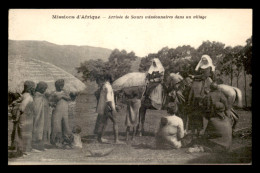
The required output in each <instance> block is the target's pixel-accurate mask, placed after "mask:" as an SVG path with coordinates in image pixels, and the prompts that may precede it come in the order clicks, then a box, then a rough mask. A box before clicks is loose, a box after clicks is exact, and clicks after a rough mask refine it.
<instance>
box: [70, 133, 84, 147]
mask: <svg viewBox="0 0 260 173" xmlns="http://www.w3.org/2000/svg"><path fill="white" fill-rule="evenodd" d="M72 135H73V142H72V147H73V148H82V142H81V137H80V135H79V134H74V133H73V134H72Z"/></svg>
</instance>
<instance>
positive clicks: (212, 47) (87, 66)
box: [77, 37, 252, 107]
mask: <svg viewBox="0 0 260 173" xmlns="http://www.w3.org/2000/svg"><path fill="white" fill-rule="evenodd" d="M245 41H246V43H247V44H246V45H245V46H240V45H238V46H235V47H230V46H225V44H223V43H221V42H215V41H213V42H211V41H204V42H202V44H201V45H200V46H199V47H198V48H197V49H195V48H193V47H191V46H189V45H184V46H178V47H177V48H168V47H164V48H162V49H161V50H159V51H158V52H157V53H153V54H148V55H147V56H145V57H143V58H141V59H140V58H139V57H137V56H135V53H134V52H130V53H127V52H126V51H125V50H122V51H119V50H118V49H115V50H113V51H112V53H111V55H110V57H109V61H108V62H104V61H102V60H89V61H85V62H83V63H81V65H80V67H78V68H77V70H78V73H80V74H82V78H83V79H84V80H85V81H86V80H90V81H95V80H96V79H97V78H99V77H100V76H102V75H103V74H104V73H105V72H109V73H111V74H112V75H113V77H114V79H117V78H119V77H121V76H123V75H125V74H127V73H129V72H132V71H137V63H139V61H141V62H140V64H139V69H138V70H139V71H140V72H146V71H147V70H148V68H149V67H150V65H151V60H152V59H153V58H159V59H160V61H161V62H162V64H163V66H164V68H165V70H166V73H171V72H175V73H176V72H180V74H181V75H182V76H184V77H185V76H186V75H188V74H193V73H194V69H195V67H196V65H197V63H198V62H199V60H200V58H201V56H202V55H204V54H207V55H209V56H210V57H211V58H212V60H213V63H214V64H215V66H216V72H215V73H216V76H217V82H219V83H225V84H228V85H231V86H235V87H238V88H240V89H241V90H242V92H243V94H244V98H246V99H244V105H245V106H246V107H247V106H249V105H251V96H252V94H251V92H252V87H251V82H252V79H251V78H252V69H251V59H252V37H251V38H248V39H247V40H245Z"/></svg>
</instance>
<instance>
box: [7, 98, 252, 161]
mask: <svg viewBox="0 0 260 173" xmlns="http://www.w3.org/2000/svg"><path fill="white" fill-rule="evenodd" d="M95 107H96V100H95V97H94V95H91V94H86V93H85V94H81V95H80V96H79V97H78V98H77V104H76V113H75V116H74V117H71V118H70V126H71V127H72V126H74V125H79V126H81V128H82V132H81V138H82V142H83V149H54V148H50V149H48V150H47V151H44V152H40V153H30V155H27V156H23V157H19V158H9V159H8V164H9V165H16V164H36V165H37V164H45V165H53V164H59V165H62V164H65V165H72V164H73V165H74V164H241V163H243V164H250V163H251V162H252V160H251V158H252V157H251V153H252V151H251V150H252V142H251V135H250V132H249V135H247V131H248V130H247V129H248V128H249V129H250V128H251V126H252V125H251V123H252V113H251V112H250V111H243V110H238V114H239V115H240V121H239V123H238V126H237V129H245V130H243V132H241V131H240V132H237V134H236V136H235V137H234V138H233V144H232V149H231V151H230V152H229V153H222V154H216V153H187V152H186V150H187V148H181V149H178V150H175V149H173V150H157V149H153V148H151V146H152V145H153V142H154V134H155V132H156V130H157V128H158V125H159V121H160V117H162V116H163V115H165V111H157V110H148V111H147V115H146V123H145V130H146V134H145V136H142V137H136V139H135V140H134V141H131V142H129V143H127V145H115V144H113V138H114V137H113V130H112V123H111V122H109V124H108V127H107V133H106V135H105V138H106V139H109V140H110V141H111V144H99V143H97V141H96V137H95V136H94V135H93V129H94V125H95V121H96V117H97V114H96V113H95ZM119 114H120V116H119V122H120V124H119V132H120V133H119V139H120V140H122V141H125V125H124V122H125V108H122V109H121V110H120V111H119ZM11 130H12V123H11V122H8V136H9V143H8V145H10V134H11ZM99 149H101V150H103V149H104V150H106V149H113V151H112V152H111V153H110V154H109V155H107V156H103V157H91V156H90V153H89V152H88V150H99Z"/></svg>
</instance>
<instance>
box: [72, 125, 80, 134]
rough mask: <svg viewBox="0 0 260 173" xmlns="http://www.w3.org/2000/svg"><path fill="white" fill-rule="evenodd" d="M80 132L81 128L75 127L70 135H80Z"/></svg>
mask: <svg viewBox="0 0 260 173" xmlns="http://www.w3.org/2000/svg"><path fill="white" fill-rule="evenodd" d="M80 132H81V127H80V126H79V125H76V126H74V127H73V129H72V133H74V134H80Z"/></svg>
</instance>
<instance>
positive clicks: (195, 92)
mask: <svg viewBox="0 0 260 173" xmlns="http://www.w3.org/2000/svg"><path fill="white" fill-rule="evenodd" d="M214 71H215V66H214V65H213V63H212V59H211V58H210V57H209V56H208V55H203V56H202V57H201V60H200V61H199V63H198V65H197V66H196V68H195V72H196V73H195V75H190V77H191V78H192V79H193V83H192V85H191V88H190V91H189V96H188V101H187V102H188V105H189V106H191V109H190V110H189V112H190V117H189V119H190V120H191V121H190V123H189V125H190V127H191V130H192V131H193V133H195V131H196V130H197V135H198V136H199V135H200V133H201V130H202V129H203V128H204V127H203V126H204V125H203V117H202V116H201V115H202V114H203V113H202V111H203V110H202V109H201V106H202V100H203V98H204V97H205V95H206V94H207V93H209V91H210V84H211V83H212V81H214V79H215V75H214Z"/></svg>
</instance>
